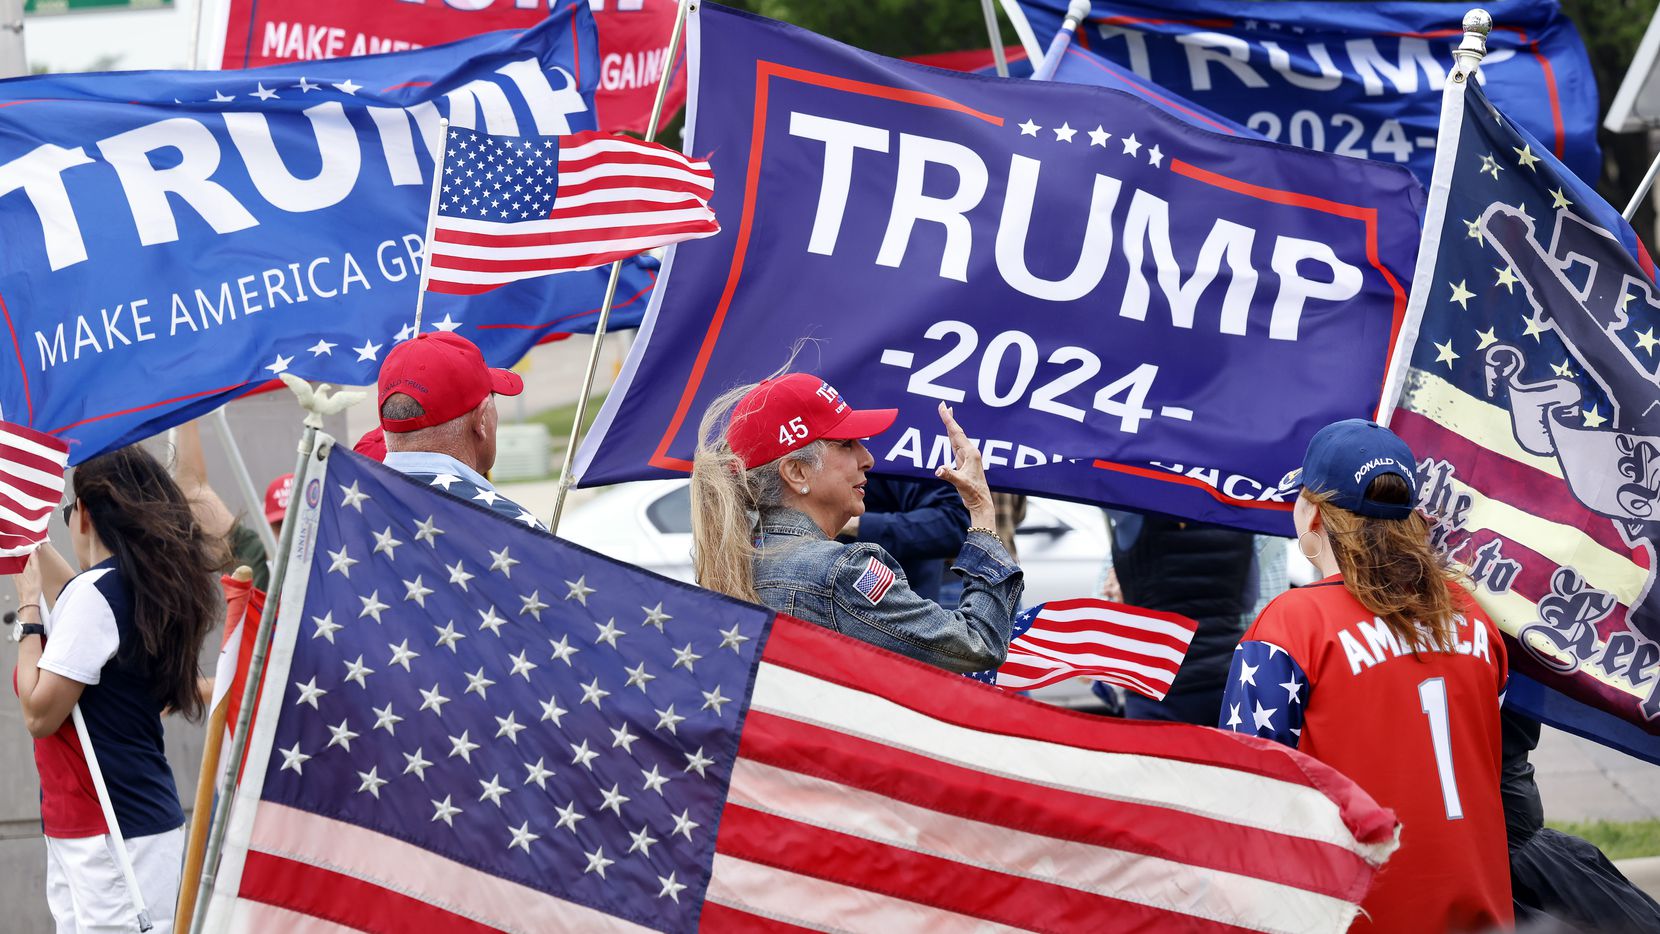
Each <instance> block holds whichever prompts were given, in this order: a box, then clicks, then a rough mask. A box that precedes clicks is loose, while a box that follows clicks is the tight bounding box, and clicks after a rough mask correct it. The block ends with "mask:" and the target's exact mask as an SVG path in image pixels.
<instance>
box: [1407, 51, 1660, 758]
mask: <svg viewBox="0 0 1660 934" xmlns="http://www.w3.org/2000/svg"><path fill="white" fill-rule="evenodd" d="M1445 107H1446V115H1445V116H1444V117H1443V123H1442V139H1441V150H1440V153H1439V157H1438V158H1439V161H1438V162H1437V164H1436V169H1435V171H1436V182H1435V186H1434V187H1433V191H1434V192H1435V194H1434V195H1433V197H1432V200H1431V202H1430V209H1429V214H1428V219H1427V221H1426V224H1425V231H1424V238H1425V239H1424V243H1425V246H1424V248H1423V249H1424V254H1423V263H1422V269H1421V271H1420V273H1419V275H1420V278H1419V280H1418V281H1417V282H1415V283H1414V288H1413V295H1412V303H1413V310H1414V312H1415V314H1414V319H1415V320H1417V322H1418V330H1417V332H1416V333H1415V334H1409V335H1407V336H1408V338H1409V339H1411V338H1415V342H1414V344H1413V346H1412V347H1411V356H1410V358H1408V359H1406V360H1403V361H1402V362H1403V363H1406V364H1408V366H1406V367H1405V368H1404V380H1403V388H1402V392H1401V398H1400V402H1399V406H1398V407H1397V408H1395V409H1394V412H1393V414H1392V416H1391V419H1390V426H1391V427H1392V428H1394V429H1395V430H1396V431H1397V432H1399V433H1400V435H1401V437H1402V438H1404V439H1405V440H1406V441H1407V443H1408V444H1410V445H1412V450H1413V453H1414V454H1416V455H1417V457H1418V476H1419V482H1418V485H1419V489H1420V491H1421V493H1420V496H1421V506H1422V507H1423V508H1424V509H1425V510H1426V511H1427V512H1429V513H1430V514H1431V515H1433V516H1434V517H1435V518H1436V520H1437V530H1436V537H1437V542H1438V543H1439V544H1441V545H1442V546H1444V547H1445V548H1446V549H1447V550H1448V551H1449V552H1450V554H1451V555H1452V557H1453V559H1454V560H1456V561H1458V562H1459V563H1461V564H1463V565H1464V566H1466V567H1468V568H1469V570H1470V577H1471V580H1472V586H1473V589H1474V592H1475V595H1476V597H1477V599H1478V600H1480V601H1481V604H1482V606H1483V608H1484V609H1486V610H1487V612H1488V614H1489V615H1490V616H1491V617H1492V619H1493V622H1494V623H1496V624H1498V626H1499V628H1500V629H1501V630H1502V631H1503V632H1504V633H1505V638H1506V642H1507V644H1508V648H1509V658H1510V667H1511V678H1510V688H1509V690H1508V692H1507V701H1506V702H1507V704H1509V705H1511V706H1514V707H1517V708H1519V709H1521V710H1522V711H1523V712H1525V713H1527V714H1529V715H1531V716H1534V717H1536V718H1538V719H1541V720H1544V721H1545V722H1548V723H1551V724H1553V725H1555V726H1559V727H1561V728H1563V729H1567V730H1571V731H1573V732H1575V733H1579V734H1580V735H1583V736H1587V737H1590V738H1593V739H1596V740H1597V741H1599V742H1602V743H1605V744H1607V745H1610V746H1613V747H1615V748H1619V749H1623V750H1625V751H1626V752H1629V753H1631V754H1632V755H1636V756H1640V757H1642V758H1645V759H1647V760H1649V761H1651V762H1660V590H1657V589H1656V588H1655V586H1654V568H1655V543H1656V541H1660V526H1657V525H1656V517H1657V507H1660V409H1657V408H1656V403H1657V402H1660V386H1657V383H1660V380H1657V379H1656V376H1655V364H1654V355H1655V350H1656V347H1660V340H1656V339H1655V330H1656V327H1657V326H1660V289H1657V288H1656V286H1655V284H1654V265H1653V263H1652V261H1651V260H1650V259H1649V257H1648V255H1647V253H1646V252H1644V251H1643V248H1642V246H1641V244H1640V243H1639V242H1638V240H1637V237H1636V234H1635V233H1634V232H1633V231H1632V229H1631V227H1630V225H1628V224H1626V222H1625V221H1624V220H1622V219H1621V218H1620V215H1619V212H1618V211H1616V210H1614V208H1613V207H1612V206H1610V205H1609V204H1608V203H1607V202H1605V201H1603V200H1602V199H1601V198H1600V197H1598V195H1597V194H1596V192H1595V191H1594V190H1593V189H1592V188H1590V186H1588V185H1585V184H1584V183H1582V182H1580V181H1579V179H1578V178H1576V177H1575V176H1574V174H1573V173H1572V172H1569V171H1568V170H1567V169H1566V168H1565V167H1564V166H1563V165H1562V163H1561V162H1559V161H1558V160H1557V159H1556V158H1555V157H1553V156H1552V155H1551V154H1550V152H1549V151H1548V150H1547V149H1546V147H1545V146H1543V145H1541V141H1540V140H1538V139H1536V138H1534V137H1533V136H1532V135H1531V134H1528V133H1527V132H1526V131H1525V130H1521V129H1520V128H1519V127H1518V125H1517V124H1516V123H1515V122H1513V121H1512V120H1511V119H1510V118H1509V117H1508V116H1506V114H1505V113H1504V112H1503V111H1501V110H1499V109H1498V108H1497V107H1496V106H1495V105H1494V104H1493V103H1492V102H1490V101H1489V99H1488V98H1487V96H1486V94H1485V93H1484V92H1483V91H1482V89H1481V88H1480V87H1479V86H1477V85H1476V84H1475V83H1474V82H1457V83H1453V84H1451V85H1449V87H1448V90H1447V97H1446V104H1445Z"/></svg>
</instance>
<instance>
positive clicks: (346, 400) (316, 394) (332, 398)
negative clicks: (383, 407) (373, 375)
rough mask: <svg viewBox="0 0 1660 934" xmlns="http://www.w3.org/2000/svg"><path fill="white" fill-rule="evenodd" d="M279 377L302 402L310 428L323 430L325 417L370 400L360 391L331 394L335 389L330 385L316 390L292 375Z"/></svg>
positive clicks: (318, 386)
mask: <svg viewBox="0 0 1660 934" xmlns="http://www.w3.org/2000/svg"><path fill="white" fill-rule="evenodd" d="M277 375H278V377H279V378H281V379H282V381H283V383H284V385H286V386H287V387H288V388H289V390H290V391H292V392H293V393H294V396H295V398H297V399H298V400H299V401H300V408H302V409H305V410H306V412H307V413H308V414H307V415H306V417H305V424H306V426H307V427H308V428H316V429H318V430H321V429H322V427H323V417H324V416H326V415H334V414H335V413H337V412H344V411H346V410H347V409H349V408H351V407H352V406H354V405H356V404H358V403H359V402H362V401H363V400H364V399H366V398H368V393H365V392H363V391H362V390H360V389H341V390H338V391H336V392H333V393H331V392H329V390H330V389H332V388H333V387H331V386H330V385H329V384H328V383H319V384H318V385H317V387H316V388H312V385H311V384H310V383H308V382H306V381H305V380H303V379H300V378H299V377H298V376H295V375H294V374H292V373H279V374H277Z"/></svg>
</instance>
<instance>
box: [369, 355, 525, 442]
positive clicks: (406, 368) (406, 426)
mask: <svg viewBox="0 0 1660 934" xmlns="http://www.w3.org/2000/svg"><path fill="white" fill-rule="evenodd" d="M524 388H525V383H524V380H522V379H520V378H519V374H517V373H513V372H511V371H508V370H498V369H495V368H493V367H491V366H489V365H487V364H486V363H485V362H484V354H483V353H481V352H480V351H479V349H478V345H477V344H474V343H473V342H472V341H470V340H468V339H466V338H465V337H461V336H460V335H457V334H451V333H450V332H448V331H441V332H438V333H434V334H422V335H421V336H419V337H417V338H415V339H413V340H407V341H404V342H403V343H401V344H399V345H398V346H396V347H394V348H392V352H391V353H389V354H387V355H386V362H385V363H383V364H381V367H380V398H379V400H378V401H377V402H376V404H377V405H385V404H386V400H387V398H389V397H390V396H392V395H393V394H394V393H400V392H401V393H403V394H404V395H407V396H410V397H412V398H414V400H415V401H416V402H419V403H421V408H423V409H425V410H426V412H425V413H424V414H422V415H420V416H418V417H416V418H398V419H391V420H386V419H382V420H381V423H380V424H381V427H382V428H385V429H386V430H387V431H395V432H396V431H415V430H417V429H420V428H431V427H432V426H433V425H442V424H443V423H445V422H447V421H449V420H450V419H452V418H460V417H461V416H463V415H466V414H467V413H468V412H471V411H472V410H473V407H474V406H476V405H478V404H479V403H480V402H483V401H484V397H485V396H488V395H489V394H491V393H492V392H494V393H500V394H501V395H504V396H516V395H518V394H519V393H520V392H521V391H523V389H524Z"/></svg>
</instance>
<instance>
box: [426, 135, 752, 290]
mask: <svg viewBox="0 0 1660 934" xmlns="http://www.w3.org/2000/svg"><path fill="white" fill-rule="evenodd" d="M437 184H438V186H439V188H438V200H437V212H438V213H437V216H436V218H435V219H434V222H433V233H432V241H433V242H432V248H431V249H430V250H429V251H428V252H429V255H430V257H431V258H430V263H431V267H430V271H429V273H428V281H427V291H429V292H442V293H446V294H450V295H476V294H478V293H480V292H488V291H490V290H491V289H494V288H498V287H500V286H503V285H506V284H507V283H509V282H517V281H518V280H520V279H529V278H532V277H535V276H547V275H552V274H554V273H558V272H572V271H575V270H580V269H593V268H595V267H598V266H604V265H606V264H608V263H611V262H613V261H615V260H620V259H625V258H627V257H630V256H633V255H635V254H636V253H643V252H645V251H646V250H649V249H652V248H654V247H660V246H667V245H668V244H671V243H678V242H680V241H681V240H691V239H695V238H698V237H708V236H712V235H714V234H716V233H719V232H720V224H718V223H716V222H715V212H714V211H712V210H710V208H709V198H710V197H711V196H713V194H714V191H715V176H714V173H713V172H711V171H710V170H709V163H707V162H700V161H694V160H692V159H689V158H687V157H686V156H684V155H682V154H680V153H678V152H675V151H674V150H672V149H670V148H668V147H667V146H661V145H658V144H657V143H646V142H641V141H640V140H636V139H631V138H629V137H626V136H611V135H608V134H605V133H598V132H593V131H589V132H584V133H575V134H572V135H570V136H492V135H490V134H488V133H480V132H478V131H476V130H468V129H462V128H459V127H455V128H451V129H450V132H449V140H448V143H447V145H446V149H445V152H444V174H443V177H442V178H441V179H440V180H439V181H438V182H437Z"/></svg>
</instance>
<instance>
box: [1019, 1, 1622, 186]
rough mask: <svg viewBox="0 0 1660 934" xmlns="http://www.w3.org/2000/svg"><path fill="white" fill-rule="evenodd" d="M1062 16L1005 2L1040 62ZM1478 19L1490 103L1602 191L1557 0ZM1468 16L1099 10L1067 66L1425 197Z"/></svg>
mask: <svg viewBox="0 0 1660 934" xmlns="http://www.w3.org/2000/svg"><path fill="white" fill-rule="evenodd" d="M1066 7H1067V4H1066V0H1003V8H1004V10H1005V11H1007V12H1008V14H1009V18H1010V20H1011V21H1012V22H1013V23H1014V25H1015V29H1016V31H1017V32H1019V33H1020V37H1021V41H1022V42H1023V43H1024V44H1025V46H1026V48H1027V50H1028V51H1031V52H1032V54H1038V52H1040V51H1041V49H1042V48H1043V47H1045V46H1047V45H1048V44H1049V40H1050V39H1051V38H1052V37H1053V36H1054V35H1055V31H1056V30H1058V29H1059V28H1060V27H1061V21H1062V19H1064V18H1065V16H1066ZM1483 7H1484V8H1486V9H1487V10H1489V11H1490V12H1491V13H1492V14H1493V32H1492V35H1491V36H1489V37H1488V42H1487V45H1488V49H1489V52H1488V56H1487V60H1486V61H1485V62H1484V63H1483V64H1482V72H1483V74H1484V75H1485V81H1486V88H1487V92H1488V94H1489V96H1491V97H1492V99H1493V100H1494V102H1495V103H1497V104H1499V106H1501V107H1503V108H1504V110H1505V112H1506V113H1508V114H1510V115H1511V117H1512V118H1513V119H1515V120H1516V121H1518V122H1519V123H1521V124H1522V125H1523V126H1524V127H1526V128H1527V129H1528V130H1529V131H1531V132H1532V133H1533V134H1534V135H1535V136H1537V137H1538V138H1539V139H1541V140H1543V141H1544V142H1545V143H1547V144H1548V146H1549V151H1550V152H1551V153H1553V154H1554V155H1555V156H1556V157H1557V158H1558V159H1560V160H1562V161H1563V162H1565V163H1566V164H1567V165H1568V167H1569V168H1570V169H1572V170H1573V171H1574V172H1575V173H1577V174H1578V175H1579V176H1580V178H1583V179H1588V180H1590V181H1591V182H1593V183H1594V182H1595V181H1596V179H1597V176H1598V175H1599V174H1600V173H1601V171H1602V155H1601V153H1600V152H1599V150H1598V148H1597V127H1596V123H1597V113H1598V103H1597V87H1596V78H1595V75H1594V73H1593V72H1592V70H1591V61H1590V57H1589V56H1588V55H1587V54H1586V51H1585V46H1584V44H1583V43H1581V42H1580V39H1579V33H1578V32H1577V31H1576V30H1575V29H1574V26H1573V23H1572V22H1571V21H1570V20H1569V19H1568V18H1567V17H1566V16H1563V15H1562V11H1561V8H1559V7H1558V6H1557V4H1556V3H1555V0H1501V2H1497V3H1489V4H1483ZM1464 10H1465V8H1464V7H1459V6H1454V5H1451V4H1447V3H1377V4H1362V3H1257V2H1250V0H1157V2H1153V0H1147V2H1141V3H1137V2H1134V0H1094V6H1093V7H1092V9H1091V12H1090V16H1089V20H1088V22H1087V23H1086V24H1085V25H1083V26H1080V27H1079V30H1078V33H1079V35H1078V37H1077V39H1076V41H1075V42H1074V48H1075V49H1077V51H1076V52H1075V53H1074V55H1070V56H1069V57H1076V56H1091V55H1093V56H1101V57H1104V58H1106V59H1109V60H1111V61H1112V62H1115V63H1117V64H1119V65H1121V66H1124V67H1127V68H1130V69H1131V70H1133V71H1134V72H1135V74H1137V75H1139V76H1141V78H1143V79H1144V80H1148V81H1153V82H1156V83H1157V84H1159V85H1161V86H1163V87H1166V88H1169V89H1170V90H1171V91H1174V92H1175V93H1176V94H1179V95H1181V96H1182V97H1185V98H1187V99H1188V100H1191V101H1193V102H1195V103H1197V104H1200V105H1203V106H1205V107H1208V108H1210V109H1211V110H1214V111H1216V112H1217V113H1220V114H1224V115H1226V116H1227V117H1229V118H1230V119H1232V120H1236V121H1238V122H1240V123H1243V124H1245V125H1246V126H1248V127H1250V128H1251V129H1253V130H1256V131H1257V132H1259V133H1261V134H1263V135H1264V136H1266V137H1268V138H1269V139H1273V140H1280V141H1283V142H1289V143H1291V144H1292V145H1295V146H1306V147H1308V148H1310V149H1319V150H1323V151H1325V152H1332V153H1337V154H1339V155H1345V156H1359V157H1361V158H1370V159H1380V160H1384V161H1388V162H1398V163H1401V164H1404V165H1408V166H1411V168H1412V170H1413V171H1414V172H1416V173H1417V174H1418V177H1419V179H1421V180H1422V181H1424V182H1425V184H1428V182H1429V174H1430V166H1431V165H1432V164H1433V162H1434V158H1435V138H1436V132H1435V130H1436V119H1437V115H1438V114H1439V113H1440V102H1441V94H1440V92H1441V85H1442V83H1443V82H1444V80H1445V78H1446V75H1447V72H1448V70H1450V69H1451V68H1452V64H1453V61H1452V52H1453V49H1454V48H1455V47H1457V45H1458V43H1459V40H1460V39H1461V37H1462V35H1463V31H1462V29H1461V28H1460V19H1461V18H1462V16H1463V13H1464ZM1033 50H1037V51H1033ZM1086 50H1087V51H1086ZM1076 73H1077V70H1076V69H1073V70H1072V71H1071V72H1069V73H1068V74H1067V76H1065V77H1062V78H1061V80H1067V81H1071V80H1076V79H1075V78H1074V77H1072V75H1073V74H1076ZM1057 77H1060V76H1057ZM1090 83H1094V82H1090Z"/></svg>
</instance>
